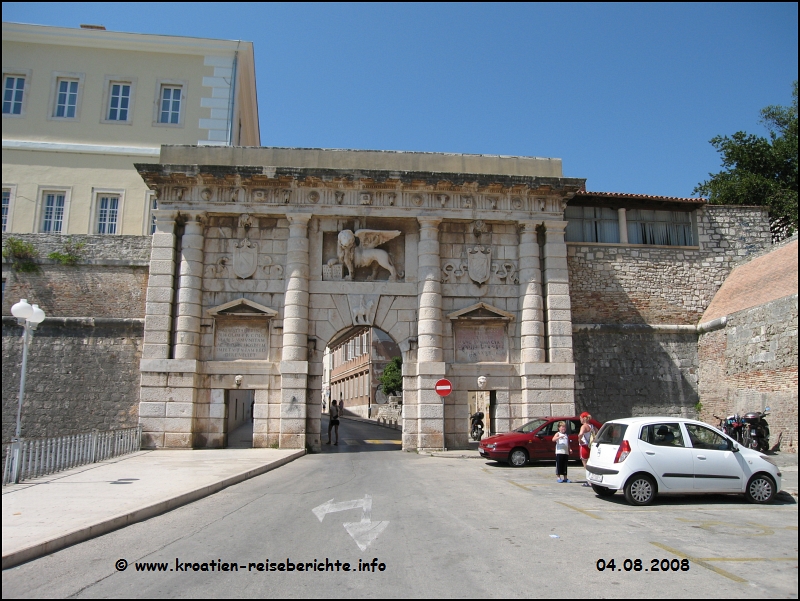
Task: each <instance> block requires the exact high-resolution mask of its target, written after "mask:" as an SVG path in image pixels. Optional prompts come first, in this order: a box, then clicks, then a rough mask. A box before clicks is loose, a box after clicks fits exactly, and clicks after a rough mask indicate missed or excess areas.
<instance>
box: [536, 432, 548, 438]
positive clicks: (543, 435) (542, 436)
mask: <svg viewBox="0 0 800 601" xmlns="http://www.w3.org/2000/svg"><path fill="white" fill-rule="evenodd" d="M545 436H547V434H546V433H545V432H537V433H536V437H537V438H544V437H545Z"/></svg>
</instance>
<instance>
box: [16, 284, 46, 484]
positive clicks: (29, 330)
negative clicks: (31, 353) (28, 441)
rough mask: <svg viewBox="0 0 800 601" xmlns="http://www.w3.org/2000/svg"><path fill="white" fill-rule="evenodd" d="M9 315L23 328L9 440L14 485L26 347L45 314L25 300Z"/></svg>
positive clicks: (19, 463) (18, 458) (19, 450)
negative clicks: (13, 428) (13, 430)
mask: <svg viewBox="0 0 800 601" xmlns="http://www.w3.org/2000/svg"><path fill="white" fill-rule="evenodd" d="M11 314H12V315H13V316H14V317H16V318H17V323H18V324H19V325H21V326H23V327H24V329H23V332H22V369H21V374H20V378H19V404H18V406H17V428H16V433H15V435H14V438H12V439H11V457H12V460H13V462H14V463H13V473H14V483H15V484H16V483H18V482H19V478H20V473H21V468H22V461H21V460H22V442H21V440H20V435H21V434H22V402H23V399H24V397H25V374H26V372H27V368H28V345H29V344H30V343H31V340H32V339H33V330H35V329H36V326H38V325H39V324H40V323H42V322H43V321H44V318H45V314H44V311H42V310H41V309H40V308H39V305H29V304H28V301H27V299H24V298H23V299H22V300H20V301H19V302H18V303H17V304H16V305H14V306H13V307H11Z"/></svg>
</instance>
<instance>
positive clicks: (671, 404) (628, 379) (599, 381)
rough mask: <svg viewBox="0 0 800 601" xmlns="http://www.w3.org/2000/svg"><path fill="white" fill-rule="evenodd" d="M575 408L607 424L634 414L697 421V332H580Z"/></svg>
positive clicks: (632, 329)
mask: <svg viewBox="0 0 800 601" xmlns="http://www.w3.org/2000/svg"><path fill="white" fill-rule="evenodd" d="M573 348H574V352H575V368H576V375H575V407H576V411H577V412H578V413H580V412H582V411H588V412H589V413H591V414H592V416H593V417H594V418H595V419H597V420H599V421H601V422H603V421H607V420H609V419H614V418H621V417H632V416H636V415H676V416H681V417H692V418H693V417H695V414H696V410H695V405H696V404H697V401H698V400H699V395H698V390H697V381H698V373H697V371H698V370H697V364H698V360H697V334H696V333H695V332H693V331H690V330H687V331H686V332H674V333H670V332H661V331H653V330H649V331H648V329H647V328H645V327H639V328H636V327H629V328H625V327H605V328H597V329H591V330H590V329H578V328H576V331H575V332H574V333H573Z"/></svg>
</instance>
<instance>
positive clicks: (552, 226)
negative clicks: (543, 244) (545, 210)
mask: <svg viewBox="0 0 800 601" xmlns="http://www.w3.org/2000/svg"><path fill="white" fill-rule="evenodd" d="M544 229H545V231H546V232H547V233H550V232H551V231H552V232H554V233H555V232H563V231H564V230H566V229H567V222H566V221H545V222H544Z"/></svg>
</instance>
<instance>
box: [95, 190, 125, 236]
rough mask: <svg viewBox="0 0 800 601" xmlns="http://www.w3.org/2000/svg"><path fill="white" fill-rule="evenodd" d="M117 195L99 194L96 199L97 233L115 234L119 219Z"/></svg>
mask: <svg viewBox="0 0 800 601" xmlns="http://www.w3.org/2000/svg"><path fill="white" fill-rule="evenodd" d="M119 204H120V203H119V196H115V195H114V196H112V195H100V196H99V197H98V199H97V233H98V234H116V233H117V222H118V219H119Z"/></svg>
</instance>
